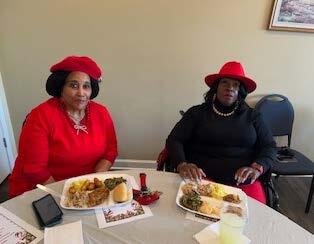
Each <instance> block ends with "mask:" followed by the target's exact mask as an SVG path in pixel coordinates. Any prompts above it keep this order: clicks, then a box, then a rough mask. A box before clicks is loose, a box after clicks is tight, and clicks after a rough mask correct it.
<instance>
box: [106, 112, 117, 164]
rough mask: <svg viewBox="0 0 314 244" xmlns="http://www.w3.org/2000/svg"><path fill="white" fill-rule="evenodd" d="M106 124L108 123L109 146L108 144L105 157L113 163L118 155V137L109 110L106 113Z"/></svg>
mask: <svg viewBox="0 0 314 244" xmlns="http://www.w3.org/2000/svg"><path fill="white" fill-rule="evenodd" d="M105 124H106V132H107V133H106V134H107V138H106V139H107V141H108V144H107V145H108V146H107V150H106V152H105V155H104V158H105V159H106V160H108V161H110V162H112V164H113V163H114V161H115V159H116V157H117V155H118V149H117V138H116V132H115V129H114V125H113V121H112V119H111V116H110V114H109V112H108V111H107V110H106V114H105Z"/></svg>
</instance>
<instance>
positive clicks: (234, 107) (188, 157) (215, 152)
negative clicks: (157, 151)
mask: <svg viewBox="0 0 314 244" xmlns="http://www.w3.org/2000/svg"><path fill="white" fill-rule="evenodd" d="M205 82H206V84H207V85H208V86H209V87H210V90H209V91H208V92H207V93H206V95H205V102H204V103H203V104H200V105H197V106H193V107H191V108H190V109H189V110H188V111H187V112H186V113H185V114H184V115H183V117H182V119H181V120H180V121H179V122H178V123H177V124H176V125H175V127H174V128H173V130H172V131H171V133H170V135H169V136H168V138H167V143H166V147H167V151H168V152H169V155H170V161H171V164H172V166H173V167H174V168H175V169H176V170H177V172H179V174H180V175H181V176H182V177H183V178H190V179H192V180H198V179H200V178H202V177H207V178H209V179H211V180H214V181H216V182H219V183H223V184H228V185H236V186H238V187H240V188H241V189H242V190H243V191H245V192H246V193H247V195H249V196H251V197H253V198H255V199H257V200H259V201H261V202H264V203H265V202H266V197H265V193H264V190H263V187H262V185H261V183H260V182H259V180H258V178H259V177H260V176H261V175H262V174H263V173H265V172H266V171H267V170H268V169H269V168H270V167H271V165H272V162H273V161H274V160H275V154H276V153H275V142H274V140H273V138H272V134H271V132H270V130H269V129H268V127H267V126H266V124H265V123H264V121H263V118H262V116H261V114H260V113H258V112H257V111H255V110H254V109H252V108H250V107H249V106H248V105H247V104H246V102H245V98H246V96H247V94H248V93H251V92H253V91H254V90H255V89H256V83H255V82H254V81H253V80H252V79H250V78H248V77H246V76H245V73H244V69H243V67H242V65H241V64H240V63H239V62H228V63H226V64H224V65H223V67H222V68H221V70H220V71H219V73H218V74H211V75H208V76H206V78H205Z"/></svg>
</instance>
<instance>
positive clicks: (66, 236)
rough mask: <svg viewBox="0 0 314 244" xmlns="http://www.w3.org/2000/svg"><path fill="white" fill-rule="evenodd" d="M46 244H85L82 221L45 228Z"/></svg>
mask: <svg viewBox="0 0 314 244" xmlns="http://www.w3.org/2000/svg"><path fill="white" fill-rule="evenodd" d="M44 237H45V241H44V242H45V244H55V243H58V244H63V243H66V244H84V241H83V231H82V221H81V220H80V221H77V222H73V223H70V224H65V225H59V226H55V227H51V228H45V235H44Z"/></svg>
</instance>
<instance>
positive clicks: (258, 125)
mask: <svg viewBox="0 0 314 244" xmlns="http://www.w3.org/2000/svg"><path fill="white" fill-rule="evenodd" d="M254 117H255V118H254V126H255V129H256V133H257V142H256V158H255V162H256V163H258V164H260V165H262V166H263V169H264V173H265V172H266V171H268V170H269V169H270V168H271V167H272V165H273V162H274V161H275V159H276V143H275V141H274V139H273V136H272V133H271V131H270V129H269V128H268V126H267V124H266V123H265V122H264V120H263V117H262V114H261V113H259V112H256V111H255V116H254Z"/></svg>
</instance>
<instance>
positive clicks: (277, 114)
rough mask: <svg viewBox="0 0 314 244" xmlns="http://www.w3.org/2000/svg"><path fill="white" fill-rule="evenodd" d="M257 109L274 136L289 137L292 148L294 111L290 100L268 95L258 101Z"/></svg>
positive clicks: (280, 96)
mask: <svg viewBox="0 0 314 244" xmlns="http://www.w3.org/2000/svg"><path fill="white" fill-rule="evenodd" d="M255 109H256V110H257V111H259V112H261V113H262V115H263V118H264V121H265V123H266V124H268V126H269V128H270V130H271V131H272V134H273V136H288V146H290V143H291V134H292V127H293V120H294V111H293V107H292V104H291V103H290V101H289V100H288V98H287V97H285V96H283V95H279V94H271V95H267V96H265V97H263V98H262V99H261V100H260V101H258V103H257V104H256V106H255Z"/></svg>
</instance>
